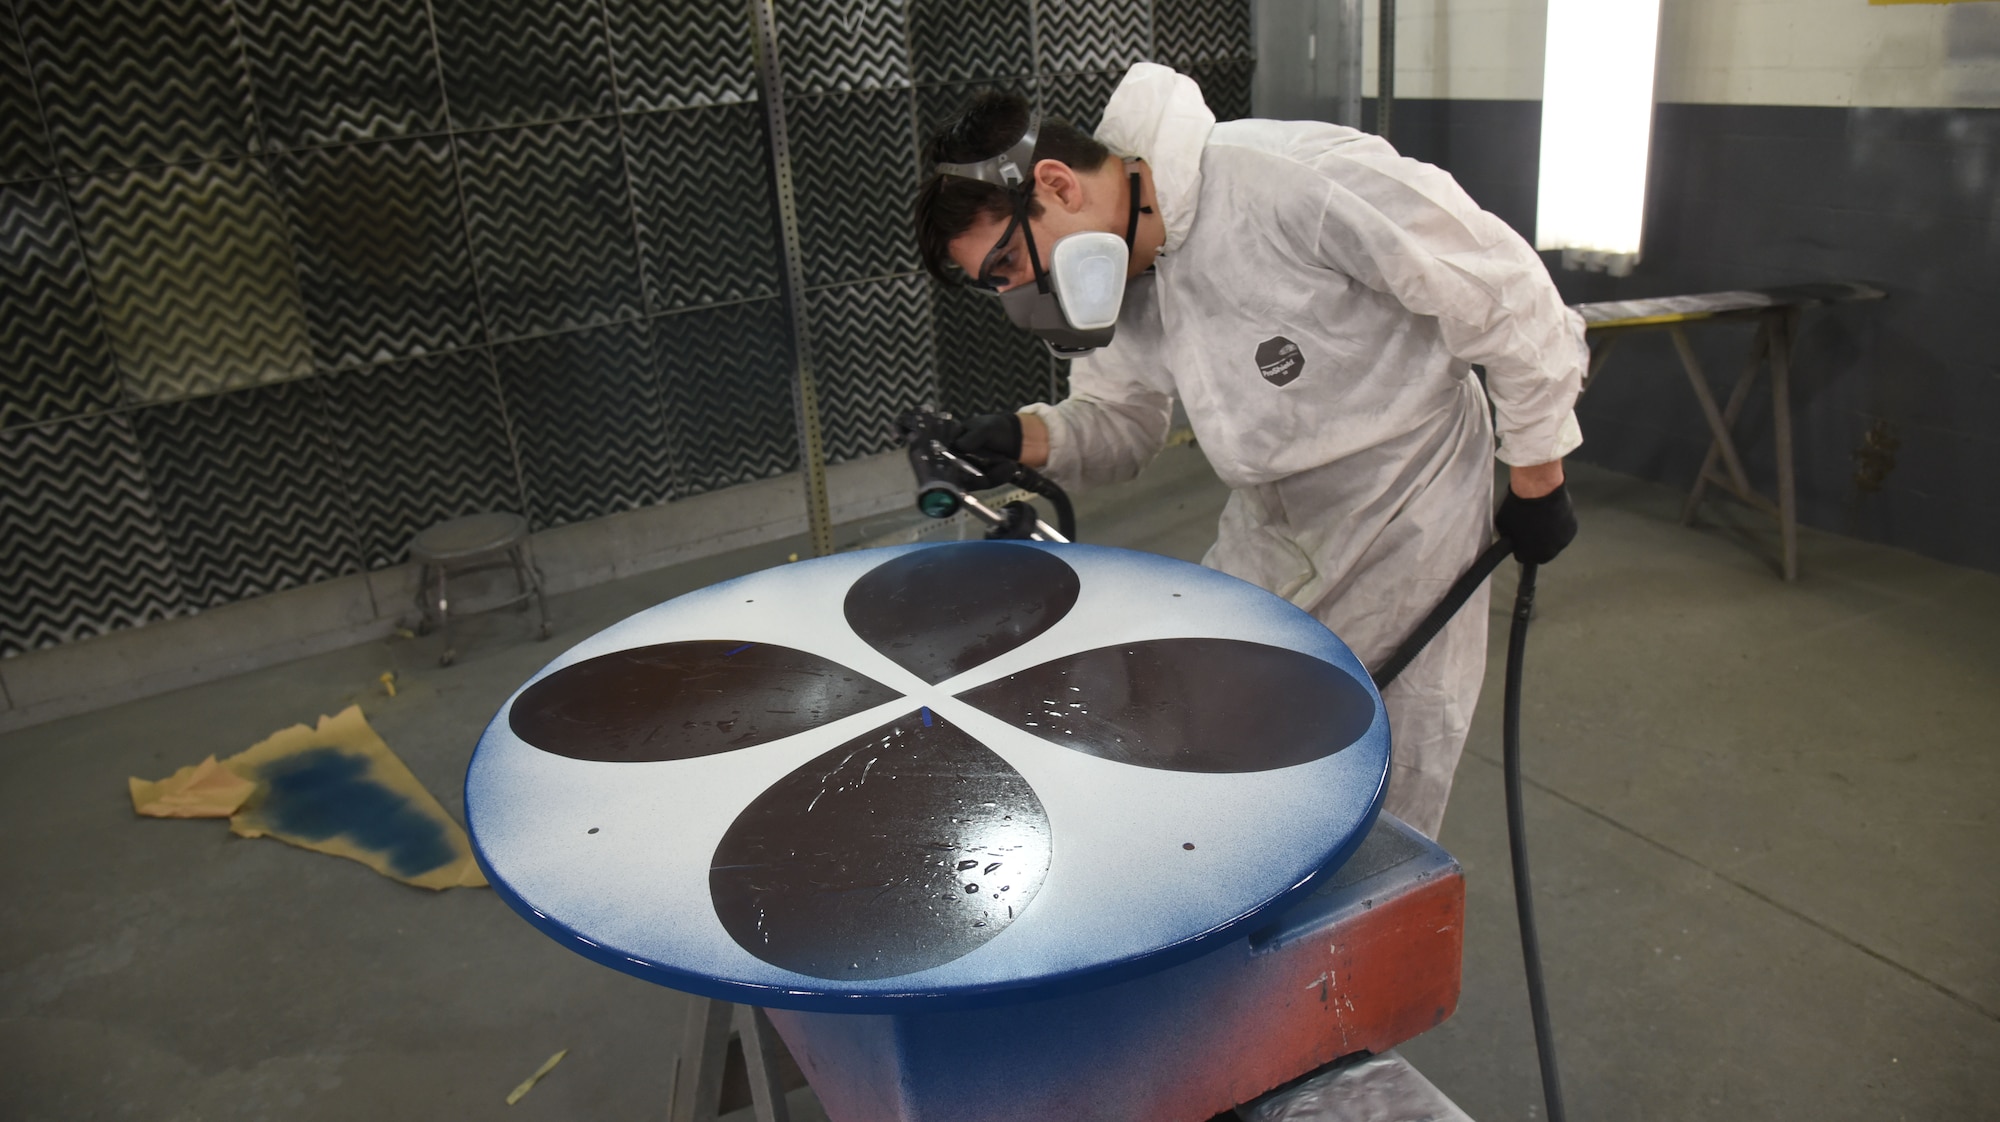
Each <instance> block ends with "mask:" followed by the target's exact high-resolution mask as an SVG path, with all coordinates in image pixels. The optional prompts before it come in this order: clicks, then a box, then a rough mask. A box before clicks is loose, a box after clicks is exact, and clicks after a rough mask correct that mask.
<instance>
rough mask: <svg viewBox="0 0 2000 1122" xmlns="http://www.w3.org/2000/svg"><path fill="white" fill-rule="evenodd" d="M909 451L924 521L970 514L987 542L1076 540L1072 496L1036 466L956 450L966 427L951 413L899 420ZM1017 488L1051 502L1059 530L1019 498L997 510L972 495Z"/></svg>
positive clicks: (911, 414) (914, 414)
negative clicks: (983, 529) (982, 525)
mask: <svg viewBox="0 0 2000 1122" xmlns="http://www.w3.org/2000/svg"><path fill="white" fill-rule="evenodd" d="M896 426H897V428H899V429H901V430H902V434H903V443H904V445H905V446H906V447H907V448H908V449H909V454H910V470H911V471H912V472H914V473H915V474H916V477H917V509H918V510H919V511H921V512H923V514H924V515H925V516H926V517H930V518H950V517H951V516H952V515H954V514H957V513H958V512H959V511H961V510H963V511H967V512H969V513H971V514H972V515H973V516H974V517H975V518H978V519H979V520H980V521H981V522H984V523H986V526H987V531H986V536H987V538H988V539H999V538H1013V539H1023V540H1028V541H1044V542H1068V541H1074V540H1075V539H1076V512H1075V511H1074V509H1073V508H1072V507H1071V506H1070V501H1069V495H1068V494H1066V493H1064V491H1063V489H1062V488H1061V487H1058V486H1056V484H1055V483H1053V482H1051V481H1050V480H1049V479H1047V478H1046V477H1044V476H1043V475H1042V474H1041V473H1040V472H1038V471H1036V470H1035V469H1033V468H1030V467H1026V466H1023V465H1022V464H1020V463H1018V462H1016V461H1014V460H1010V459H1005V458H1002V457H995V456H988V455H981V454H978V453H972V452H966V451H962V450H959V449H955V448H953V447H952V444H953V442H955V441H956V440H957V439H958V438H959V437H960V436H962V435H963V434H964V433H965V425H964V424H963V423H961V422H960V421H959V420H958V418H956V417H954V416H952V415H951V414H950V413H944V412H937V411H933V410H914V411H912V412H909V413H905V414H903V415H902V416H901V417H898V418H896ZM1010 486H1011V487H1019V488H1021V489H1022V490H1024V491H1029V492H1032V493H1034V494H1037V495H1040V496H1042V497H1043V498H1046V499H1048V500H1049V502H1050V504H1051V505H1053V506H1054V507H1055V508H1056V522H1057V526H1050V525H1049V524H1048V523H1047V522H1044V521H1042V519H1041V518H1040V517H1039V516H1038V515H1037V514H1036V513H1035V508H1034V507H1033V506H1031V505H1029V504H1028V503H1026V502H1023V501H1019V500H1016V501H1014V502H1010V503H1006V504H1004V505H1003V506H1001V507H1000V508H999V509H997V510H996V509H994V508H993V507H991V506H989V505H987V504H986V503H984V502H982V501H980V499H979V498H978V497H977V496H976V495H974V494H973V492H975V491H985V490H990V489H992V488H995V487H1010Z"/></svg>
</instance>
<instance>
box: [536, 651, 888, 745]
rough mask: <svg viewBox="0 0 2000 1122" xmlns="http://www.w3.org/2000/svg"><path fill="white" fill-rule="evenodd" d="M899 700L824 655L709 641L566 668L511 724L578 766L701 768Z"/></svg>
mask: <svg viewBox="0 0 2000 1122" xmlns="http://www.w3.org/2000/svg"><path fill="white" fill-rule="evenodd" d="M897 696H898V695H897V693H896V691H894V690H892V689H890V688H889V687H887V686H885V685H883V684H881V683H880V682H876V681H873V680H871V679H868V678H864V677H862V676H861V675H859V674H857V673H855V672H854V671H852V670H849V669H847V668H846V667H844V666H842V665H840V664H839V663H837V662H832V661H829V660H827V659H824V658H821V657H820V656H818V655H815V654H807V653H806V652H804V651H795V650H793V649H791V648H790V647H780V646H775V645H773V644H770V643H745V642H742V641H740V640H730V639H720V640H702V641H699V642H689V643H659V644H656V645H654V646H650V647H633V648H630V649H629V650H622V651H614V652H612V653H611V654H607V655H599V656H598V657H596V658H591V659H585V660H584V661H582V662H579V663H576V664H575V665H573V666H565V667H563V668H562V669H561V670H558V671H556V672H555V673H553V674H551V675H549V676H548V677H546V678H543V679H542V680H541V681H539V682H536V683H535V684H534V685H532V686H529V687H528V688H527V689H526V690H523V691H522V692H521V696H520V697H518V698H516V699H515V701H514V705H513V708H511V709H509V710H508V711H507V723H508V725H509V726H510V727H512V728H513V730H514V735H515V736H518V737H520V738H521V739H522V740H525V741H527V742H528V743H529V744H532V745H534V746H535V747H537V748H540V749H541V750H542V751H544V752H553V753H555V754H556V755H558V756H568V757H570V758H571V759H575V760H604V761H610V762H613V763H642V762H649V761H656V760H691V759H694V758H695V757H697V756H713V755H716V754H717V753H720V752H733V751H735V750H737V749H738V748H750V747H753V746H755V745H758V744H768V743H770V742H771V741H773V740H778V739H781V738H783V737H787V736H790V735H792V734H793V733H797V732H804V731H805V730H807V729H810V728H817V727H819V726H820V725H823V724H825V723H827V722H828V721H837V720H839V719H840V718H842V717H846V716H850V715H852V714H855V713H859V712H861V711H862V710H864V709H868V708H871V707H873V706H876V705H880V704H882V703H883V702H885V701H893V700H895V698H896V697H897Z"/></svg>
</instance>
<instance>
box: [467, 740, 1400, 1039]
mask: <svg viewBox="0 0 2000 1122" xmlns="http://www.w3.org/2000/svg"><path fill="white" fill-rule="evenodd" d="M1388 786H1389V784H1388V774H1387V772H1386V771H1385V772H1384V774H1383V778H1382V782H1381V783H1379V784H1377V785H1376V788H1375V796H1374V798H1372V799H1371V800H1369V807H1368V814H1367V815H1366V817H1365V818H1363V820H1362V824H1361V827H1360V828H1359V829H1357V830H1355V831H1354V833H1353V835H1352V836H1351V837H1349V838H1348V839H1347V841H1346V843H1345V844H1343V845H1342V846H1341V847H1340V848H1339V849H1338V850H1336V851H1335V852H1334V855H1333V856H1332V857H1331V858H1330V859H1329V860H1328V861H1327V863H1326V864H1324V865H1322V866H1320V867H1319V868H1318V869H1317V870H1315V871H1314V872H1313V873H1312V874H1310V875H1309V876H1307V877H1305V878H1304V879H1303V880H1301V881H1299V883H1297V884H1295V885H1293V886H1292V887H1291V888H1288V889H1286V890H1285V891H1284V892H1282V893H1279V894H1278V895H1277V896H1276V897H1273V898H1272V900H1271V902H1270V903H1268V904H1266V905H1265V906H1263V907H1261V908H1258V909H1257V910H1255V911H1252V912H1250V913H1248V914H1246V915H1243V916H1239V917H1238V918H1236V919H1235V920H1232V921H1230V922H1229V923H1225V924H1222V925H1220V926H1218V927H1213V928H1210V929H1209V930H1207V931H1204V932H1201V933H1200V934H1197V935H1192V936H1189V937H1188V938H1186V939H1183V940H1181V941H1180V942H1177V943H1169V944H1167V945H1166V946H1164V947H1161V948H1160V949H1159V950H1156V951H1153V952H1152V953H1150V954H1146V955H1143V956H1140V957H1138V958H1130V959H1125V960H1122V961H1119V962H1112V963H1106V964H1104V965H1102V966H1097V967H1091V968H1089V969H1084V970H1073V971H1068V972H1065V973H1061V974H1044V975H1041V976H1039V977H1036V978H1033V979H1030V980H1027V981H1023V982H1019V983H1007V984H997V985H988V986H973V987H961V988H957V989H953V990H951V991H949V992H941V991H936V990H913V991H910V992H908V993H873V994H844V995H843V994H824V993H806V992H801V991H798V990H787V989H780V988H778V987H776V986H758V985H751V984H749V983H745V982H725V981H720V980H718V979H715V978H710V977H707V976H705V975H701V974H695V973H692V972H689V971H686V970H677V969H675V968H673V967H671V966H667V965H664V964H662V963H658V962H653V961H651V960H646V959H637V958H633V957H631V956H630V955H623V954H619V953H617V952H616V951H613V950H610V949H608V948H605V947H601V946H599V945H597V944H596V943H593V942H591V941H590V940H588V939H585V938H584V937H582V936H581V935H578V934H577V933H576V931H575V929H573V928H571V927H569V926H568V925H567V924H564V923H562V922H561V921H559V920H556V919H554V918H551V917H549V916H546V915H543V914H542V913H541V912H538V911H536V910H535V909H534V908H532V907H530V906H529V905H528V903H527V901H525V900H522V899H521V898H520V897H519V896H516V895H515V894H514V893H513V891H512V890H511V889H509V888H508V887H507V886H506V882H505V881H503V880H501V879H500V878H499V877H498V876H497V875H495V873H494V871H493V869H492V867H491V866H489V865H488V864H487V863H486V854H485V852H484V851H483V850H482V849H481V848H480V845H479V832H478V831H477V830H476V829H471V828H470V827H471V825H472V823H471V816H472V815H471V806H472V804H471V802H470V800H468V801H467V802H466V804H465V805H466V817H467V823H466V825H467V826H468V829H467V830H466V834H467V836H468V837H470V838H471V839H472V856H473V860H475V861H477V862H478V863H479V871H480V872H481V873H483V874H484V875H485V877H486V882H487V884H489V885H491V886H492V888H493V891H494V893H495V894H497V895H498V896H499V897H500V899H502V900H504V901H506V902H507V906H508V907H510V908H512V909H514V911H515V913H516V914H518V915H519V916H520V917H521V918H522V919H524V920H527V921H528V923H529V924H531V925H532V926H534V927H535V928H536V929H537V930H539V931H541V933H542V934H544V935H547V936H548V937H549V938H551V939H553V940H555V941H556V942H557V943H559V944H561V945H563V946H565V947H567V948H569V949H570V950H572V951H575V952H576V953H577V954H580V955H582V956H583V957H585V958H587V959H590V960H591V961H592V962H595V963H598V964H599V965H601V966H608V967H610V968H611V969H613V970H617V971H619V972H621V973H625V974H630V975H632V976H633V977H635V978H642V979H644V980H646V981H648V982H652V983H654V984H655V985H661V986H666V987H667V988H669V989H676V990H680V991H682V992H683V993H691V994H695V995H697V996H700V997H712V998H716V999H718V1000H721V1001H730V1002H735V1003H736V1004H739V1005H755V1006H759V1007H761V1008H765V1009H797V1010H799V1011H801V1012H807V1013H914V1012H918V1011H920V1010H924V1011H939V1012H942V1011H945V1010H951V1009H980V1008H986V1007H990V1006H994V1005H1011V1004H1013V1003H1015V1002H1021V1001H1033V1000H1035V999H1037V998H1043V997H1054V996H1056V995H1059V994H1069V993H1078V992H1081V991H1084V990H1091V989H1096V988H1098V987H1100V986H1108V985H1111V984H1113V983H1116V982H1122V981H1126V980H1128V979H1131V978H1139V977H1144V976H1145V975H1148V974H1153V973H1157V972H1159V971H1161V970H1165V969H1167V968H1168V967H1171V966H1177V965H1179V964H1181V963H1183V962H1187V961H1189V960H1190V959H1194V958H1199V957H1200V956H1201V955H1202V954H1204V953H1206V952H1208V951H1210V950H1213V949H1214V948H1216V947H1219V946H1221V945H1223V944H1226V943H1230V942H1234V941H1235V940H1236V939H1238V938H1240V937H1243V936H1246V935H1248V934H1250V933H1251V932H1252V931H1256V930H1263V929H1265V928H1268V927H1269V926H1270V922H1271V917H1272V916H1274V915H1279V914H1282V913H1283V912H1284V911H1286V910H1287V909H1289V908H1291V907H1292V906H1293V905H1295V904H1297V903H1299V902H1300V901H1302V900H1304V899H1305V898H1306V897H1308V896H1311V895H1312V894H1313V893H1314V892H1316V891H1317V890H1318V889H1319V887H1320V883H1321V882H1322V881H1324V880H1325V879H1326V878H1328V877H1330V876H1332V875H1333V874H1334V873H1336V872H1338V871H1339V870H1340V867H1341V866H1342V865H1345V864H1346V863H1347V860H1348V858H1350V857H1352V856H1354V851H1355V850H1357V849H1359V848H1361V843H1362V841H1363V840H1365V839H1366V838H1367V836H1368V832H1369V831H1370V830H1372V829H1374V827H1375V820H1376V818H1377V817H1379V816H1380V815H1381V813H1382V799H1383V797H1384V796H1385V795H1386V794H1387V792H1388Z"/></svg>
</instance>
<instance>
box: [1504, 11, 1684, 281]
mask: <svg viewBox="0 0 2000 1122" xmlns="http://www.w3.org/2000/svg"><path fill="white" fill-rule="evenodd" d="M1659 34H1660V0H1549V35H1548V51H1547V55H1546V58H1545V61H1544V63H1543V71H1542V173H1541V194H1540V201H1539V204H1538V206H1537V208H1536V214H1535V248H1536V249H1559V250H1562V251H1564V252H1563V264H1564V265H1565V266H1567V267H1571V268H1574V267H1576V266H1577V265H1579V264H1581V265H1584V266H1586V267H1591V268H1609V269H1610V270H1611V271H1612V272H1613V273H1615V274H1618V275H1621V276H1622V275H1624V274H1625V273H1626V272H1629V271H1630V270H1631V267H1632V265H1633V264H1634V263H1635V262H1637V261H1638V260H1639V228H1640V225H1641V224H1642V221H1643V219H1644V217H1645V212H1646V152H1647V149H1648V147H1649V146H1650V144H1651V142H1652V133H1653V60H1654V57H1655V54H1656V46H1657V44H1658V42H1659Z"/></svg>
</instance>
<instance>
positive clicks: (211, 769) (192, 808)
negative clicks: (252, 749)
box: [125, 756, 257, 818]
mask: <svg viewBox="0 0 2000 1122" xmlns="http://www.w3.org/2000/svg"><path fill="white" fill-rule="evenodd" d="M125 782H126V785H127V786H128V787H129V788H130V789H131V791H132V811H133V813H135V814H143V815H146V816H147V817H149V818H227V817H229V816H230V815H232V814H235V813H236V810H237V808H238V807H240V806H242V805H243V802H244V800H246V799H248V798H249V797H250V795H251V793H252V792H254V791H256V790H257V785H256V784H255V783H252V782H251V781H250V780H248V779H244V778H243V777H242V776H239V775H237V774H236V773H235V772H233V771H230V770H229V769H228V768H226V767H223V766H222V765H221V764H219V763H216V762H215V757H214V756H210V757H209V758H207V759H205V760H203V761H202V762H200V763H198V764H191V765H189V766H187V767H184V768H182V769H180V770H179V771H177V772H175V773H173V774H172V775H169V776H167V777H166V778H165V779H161V780H158V781H156V782H150V783H149V782H147V781H146V780H144V779H127V780H126V781H125Z"/></svg>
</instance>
